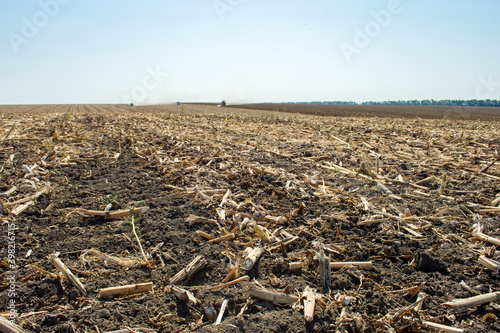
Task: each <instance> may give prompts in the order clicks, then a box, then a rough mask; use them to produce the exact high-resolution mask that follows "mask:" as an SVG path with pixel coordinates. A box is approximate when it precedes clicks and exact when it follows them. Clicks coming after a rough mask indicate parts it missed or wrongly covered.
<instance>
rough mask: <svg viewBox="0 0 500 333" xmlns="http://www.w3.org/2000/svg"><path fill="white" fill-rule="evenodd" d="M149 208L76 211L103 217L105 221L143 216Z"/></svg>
mask: <svg viewBox="0 0 500 333" xmlns="http://www.w3.org/2000/svg"><path fill="white" fill-rule="evenodd" d="M148 209H149V207H147V206H144V207H139V208H135V209H132V210H131V209H122V210H112V211H105V210H102V211H101V210H87V209H79V210H78V211H79V212H80V213H82V214H84V215H90V216H103V217H104V218H105V219H119V218H122V217H125V216H130V215H135V214H144V213H145V212H147V211H148Z"/></svg>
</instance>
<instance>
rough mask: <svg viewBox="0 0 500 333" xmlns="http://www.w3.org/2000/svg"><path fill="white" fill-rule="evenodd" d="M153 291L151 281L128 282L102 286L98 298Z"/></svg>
mask: <svg viewBox="0 0 500 333" xmlns="http://www.w3.org/2000/svg"><path fill="white" fill-rule="evenodd" d="M150 291H153V282H147V283H139V284H130V285H126V286H120V287H110V288H104V289H101V290H100V291H99V298H105V297H116V296H129V295H136V294H142V293H147V292H150Z"/></svg>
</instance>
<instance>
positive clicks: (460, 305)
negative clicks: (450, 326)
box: [443, 292, 500, 311]
mask: <svg viewBox="0 0 500 333" xmlns="http://www.w3.org/2000/svg"><path fill="white" fill-rule="evenodd" d="M498 300H500V292H494V293H488V294H482V295H478V296H473V297H469V298H461V299H454V300H452V301H450V302H446V303H443V305H446V306H449V307H451V308H453V309H455V310H457V311H462V310H465V309H468V308H470V307H473V306H477V305H482V304H486V303H491V302H495V301H498Z"/></svg>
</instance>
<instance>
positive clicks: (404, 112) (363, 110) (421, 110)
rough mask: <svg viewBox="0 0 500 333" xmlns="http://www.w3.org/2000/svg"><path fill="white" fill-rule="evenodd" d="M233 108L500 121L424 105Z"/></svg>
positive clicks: (487, 114)
mask: <svg viewBox="0 0 500 333" xmlns="http://www.w3.org/2000/svg"><path fill="white" fill-rule="evenodd" d="M228 107H232V108H242V109H250V110H267V111H278V112H291V113H302V114H312V115H317V116H341V117H389V118H398V117H402V118H422V119H443V118H445V119H462V120H487V121H489V120H497V121H498V120H500V108H499V107H473V106H432V105H430V106H425V105H321V104H291V103H290V104H289V103H277V104H274V103H258V104H235V105H228Z"/></svg>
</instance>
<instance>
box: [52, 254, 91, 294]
mask: <svg viewBox="0 0 500 333" xmlns="http://www.w3.org/2000/svg"><path fill="white" fill-rule="evenodd" d="M58 255H59V253H53V254H51V255H49V260H50V262H51V263H52V264H53V265H54V266H56V268H57V269H58V270H59V271H60V272H61V273H63V274H64V276H66V278H67V279H68V280H69V281H70V282H71V283H72V284H73V285H74V286H75V287H77V288H78V289H79V290H80V291H81V292H82V294H84V295H87V291H86V290H85V287H84V286H83V284H82V283H81V282H80V280H79V279H78V278H77V277H76V276H75V275H74V274H73V273H71V271H70V270H69V269H68V267H66V265H65V264H64V263H63V262H62V261H61V259H59V258H58V257H57V256H58Z"/></svg>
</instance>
